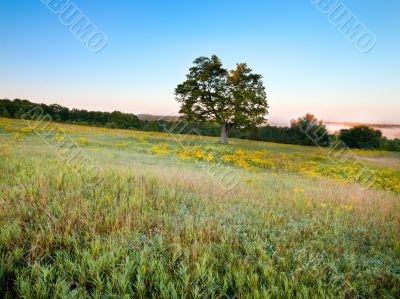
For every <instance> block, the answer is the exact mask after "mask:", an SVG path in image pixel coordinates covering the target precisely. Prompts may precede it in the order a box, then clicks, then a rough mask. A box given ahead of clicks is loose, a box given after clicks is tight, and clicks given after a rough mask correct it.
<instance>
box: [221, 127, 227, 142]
mask: <svg viewBox="0 0 400 299" xmlns="http://www.w3.org/2000/svg"><path fill="white" fill-rule="evenodd" d="M221 143H222V144H228V126H227V124H222V125H221Z"/></svg>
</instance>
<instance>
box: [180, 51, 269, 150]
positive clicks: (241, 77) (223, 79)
mask: <svg viewBox="0 0 400 299" xmlns="http://www.w3.org/2000/svg"><path fill="white" fill-rule="evenodd" d="M193 63H194V66H193V67H191V68H190V70H189V74H188V75H187V76H186V77H187V79H186V81H185V82H183V83H182V84H179V85H178V86H177V88H176V89H175V95H176V99H177V101H178V102H180V103H181V109H180V113H182V114H183V115H184V117H185V118H186V119H187V120H188V121H191V122H210V121H212V122H216V123H217V124H219V125H220V126H221V142H222V143H226V142H227V131H228V130H229V129H231V128H234V127H250V126H256V125H259V124H262V123H263V122H265V118H264V117H265V115H266V114H267V113H268V104H267V101H266V93H265V88H264V85H263V82H262V76H261V75H258V74H253V73H252V70H251V69H250V68H249V67H247V65H246V64H244V63H241V64H237V67H236V69H235V70H232V71H230V72H228V71H227V70H226V69H224V68H223V67H222V63H221V61H220V59H219V58H218V57H217V56H215V55H213V56H212V57H211V58H208V57H199V58H197V59H196V60H195V61H194V62H193Z"/></svg>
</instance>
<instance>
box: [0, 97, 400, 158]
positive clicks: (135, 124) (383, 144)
mask: <svg viewBox="0 0 400 299" xmlns="http://www.w3.org/2000/svg"><path fill="white" fill-rule="evenodd" d="M35 108H36V109H37V108H39V109H41V111H43V113H45V114H47V115H49V116H50V117H51V118H52V120H53V121H55V122H61V123H69V124H77V125H88V126H96V127H107V128H116V129H128V130H140V131H148V132H169V133H179V134H195V135H196V134H198V135H202V136H213V137H216V136H219V135H220V131H221V126H220V125H219V124H217V123H215V122H188V121H185V120H179V125H177V122H174V121H167V120H139V118H138V117H137V116H135V115H134V114H129V113H122V112H119V111H114V112H99V111H87V110H79V109H69V108H67V107H63V106H60V105H57V104H53V105H46V104H36V103H32V102H30V101H27V100H20V99H15V100H8V99H0V117H6V118H17V119H21V118H22V117H23V118H24V119H29V118H33V117H34V113H32V112H30V111H32V110H34V109H35ZM229 136H230V137H232V138H239V139H248V140H254V141H266V142H276V143H284V144H297V145H307V146H316V145H318V146H329V144H330V143H331V140H332V138H333V135H331V134H329V133H328V132H327V130H326V127H325V126H324V125H323V123H322V122H320V121H318V119H317V118H315V117H314V116H313V115H312V114H307V115H305V116H303V117H300V118H298V119H297V120H293V121H292V122H291V125H290V126H289V127H276V126H268V125H267V126H253V127H249V128H233V129H231V130H230V131H229ZM338 138H339V139H340V140H342V141H343V142H344V144H346V145H347V146H348V147H350V148H359V149H383V150H388V151H399V152H400V139H395V140H388V139H386V138H385V137H383V136H382V133H381V132H380V131H379V130H374V129H372V128H369V127H365V126H358V127H354V128H352V129H345V130H341V131H340V132H339V133H338Z"/></svg>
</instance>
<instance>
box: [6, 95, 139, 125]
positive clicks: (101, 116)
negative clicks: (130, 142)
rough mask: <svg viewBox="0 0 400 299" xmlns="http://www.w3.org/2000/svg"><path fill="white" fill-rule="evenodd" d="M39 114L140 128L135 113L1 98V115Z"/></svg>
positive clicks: (62, 120) (58, 118)
mask: <svg viewBox="0 0 400 299" xmlns="http://www.w3.org/2000/svg"><path fill="white" fill-rule="evenodd" d="M38 114H43V115H48V116H50V117H51V120H53V121H57V122H64V123H74V124H82V125H92V126H99V127H112V128H119V129H138V128H140V121H139V119H138V118H137V117H136V116H135V115H133V114H128V113H122V112H119V111H114V112H112V113H109V112H99V111H86V110H78V109H68V108H66V107H63V106H60V105H57V104H53V105H45V104H36V103H32V102H29V101H27V100H19V99H15V100H13V101H10V100H7V99H3V100H1V99H0V117H11V118H17V119H20V118H21V117H23V118H24V119H34V118H36V117H37V116H38Z"/></svg>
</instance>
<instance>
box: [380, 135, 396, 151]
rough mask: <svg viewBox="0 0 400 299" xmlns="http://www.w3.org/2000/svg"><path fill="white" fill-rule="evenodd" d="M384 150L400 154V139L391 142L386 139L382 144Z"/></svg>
mask: <svg viewBox="0 0 400 299" xmlns="http://www.w3.org/2000/svg"><path fill="white" fill-rule="evenodd" d="M382 149H384V150H385V151H391V152H400V139H398V138H396V139H393V140H389V139H386V138H384V139H383V142H382Z"/></svg>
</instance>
